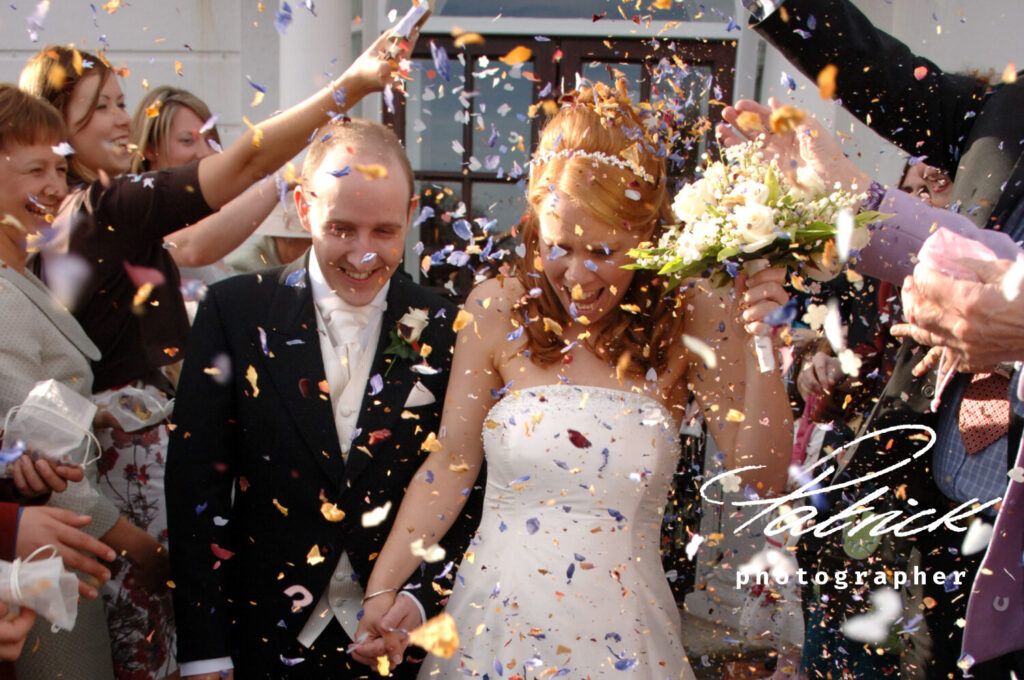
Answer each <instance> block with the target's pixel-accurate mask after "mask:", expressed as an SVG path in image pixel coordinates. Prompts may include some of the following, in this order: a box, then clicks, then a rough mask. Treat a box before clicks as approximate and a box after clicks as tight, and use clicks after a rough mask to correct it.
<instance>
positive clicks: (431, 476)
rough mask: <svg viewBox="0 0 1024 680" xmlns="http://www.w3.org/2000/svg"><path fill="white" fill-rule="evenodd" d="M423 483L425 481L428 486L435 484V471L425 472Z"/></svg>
mask: <svg viewBox="0 0 1024 680" xmlns="http://www.w3.org/2000/svg"><path fill="white" fill-rule="evenodd" d="M423 481H425V482H426V483H427V484H433V483H434V471H433V470H427V471H426V472H424V473H423Z"/></svg>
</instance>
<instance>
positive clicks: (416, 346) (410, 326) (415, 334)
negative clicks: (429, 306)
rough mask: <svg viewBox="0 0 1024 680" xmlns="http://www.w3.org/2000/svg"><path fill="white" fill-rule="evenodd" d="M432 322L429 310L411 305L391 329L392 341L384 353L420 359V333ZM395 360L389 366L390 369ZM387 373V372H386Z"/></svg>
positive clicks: (403, 357) (402, 357)
mask: <svg viewBox="0 0 1024 680" xmlns="http://www.w3.org/2000/svg"><path fill="white" fill-rule="evenodd" d="M429 323H430V317H429V316H428V315H427V310H425V309H417V308H415V307H410V308H409V311H408V312H406V313H405V314H403V315H402V318H401V319H399V320H398V323H397V324H395V327H394V328H392V329H391V330H390V331H389V333H388V334H389V336H390V338H391V343H390V344H389V345H388V346H387V349H385V350H384V354H393V355H394V356H395V357H398V358H401V359H410V360H414V359H418V358H419V357H420V355H421V353H422V347H421V346H420V335H422V334H423V329H425V328H426V327H427V325H428V324H429ZM394 364H395V362H394V361H392V362H391V365H389V366H388V371H390V370H391V366H394ZM385 375H387V373H385Z"/></svg>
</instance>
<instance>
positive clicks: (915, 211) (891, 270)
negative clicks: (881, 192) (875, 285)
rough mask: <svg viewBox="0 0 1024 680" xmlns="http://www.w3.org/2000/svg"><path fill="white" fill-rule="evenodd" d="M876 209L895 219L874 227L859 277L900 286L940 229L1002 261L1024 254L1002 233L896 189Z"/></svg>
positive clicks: (858, 269) (861, 262) (858, 265)
mask: <svg viewBox="0 0 1024 680" xmlns="http://www.w3.org/2000/svg"><path fill="white" fill-rule="evenodd" d="M877 209H878V211H879V212H882V213H892V214H893V216H892V217H890V218H889V219H887V220H885V221H883V222H880V223H878V224H876V225H873V226H872V230H871V242H870V243H869V244H868V246H867V247H866V248H864V250H862V251H861V252H860V260H859V261H858V264H857V273H858V274H863V275H866V276H873V277H875V278H876V279H881V280H882V281H888V282H890V283H894V284H896V285H897V286H899V285H902V284H903V279H904V278H905V277H906V276H909V275H910V274H912V273H913V271H914V264H916V262H917V257H916V255H917V253H918V251H919V250H921V246H922V245H923V244H924V242H925V239H927V238H928V237H929V236H931V234H932V232H934V231H935V230H936V229H938V228H939V227H943V228H945V229H948V230H949V231H952V232H954V233H956V234H959V235H960V236H966V237H968V238H972V239H974V240H975V241H979V242H981V243H983V244H984V245H986V246H988V247H989V248H990V249H992V252H994V253H995V254H996V255H997V256H998V257H1000V258H1002V259H1007V260H1015V259H1017V254H1018V253H1020V252H1021V249H1020V248H1019V247H1018V246H1017V244H1016V243H1014V242H1013V239H1011V238H1010V237H1009V236H1007V235H1006V234H1004V233H1003V232H1000V231H995V230H993V229H982V228H981V227H979V226H977V225H976V224H974V222H971V221H970V220H969V219H967V218H966V217H964V216H963V215H958V214H957V213H954V212H950V211H949V210H944V209H942V208H935V207H932V206H931V205H929V204H928V203H925V202H924V201H922V200H920V199H918V198H915V197H913V196H911V195H910V194H908V193H906V192H903V191H900V190H899V189H896V188H889V189H888V190H886V192H885V196H883V197H882V202H881V204H880V205H879V206H878V208H877Z"/></svg>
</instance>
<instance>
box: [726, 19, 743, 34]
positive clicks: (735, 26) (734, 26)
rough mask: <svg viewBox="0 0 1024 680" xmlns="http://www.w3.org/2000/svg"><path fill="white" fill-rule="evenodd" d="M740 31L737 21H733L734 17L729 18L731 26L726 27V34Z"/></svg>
mask: <svg viewBox="0 0 1024 680" xmlns="http://www.w3.org/2000/svg"><path fill="white" fill-rule="evenodd" d="M738 30H740V26H739V24H737V23H736V21H735V20H733V18H732V17H729V25H728V26H726V27H725V32H726V33H728V32H729V31H738Z"/></svg>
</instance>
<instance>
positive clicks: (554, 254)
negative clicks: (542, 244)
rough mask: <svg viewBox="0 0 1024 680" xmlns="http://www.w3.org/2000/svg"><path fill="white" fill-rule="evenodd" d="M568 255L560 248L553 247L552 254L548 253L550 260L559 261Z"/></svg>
mask: <svg viewBox="0 0 1024 680" xmlns="http://www.w3.org/2000/svg"><path fill="white" fill-rule="evenodd" d="M565 254H566V252H565V250H564V249H562V248H559V247H558V246H551V252H550V253H548V259H549V260H557V259H558V258H560V257H562V256H564V255H565Z"/></svg>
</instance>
